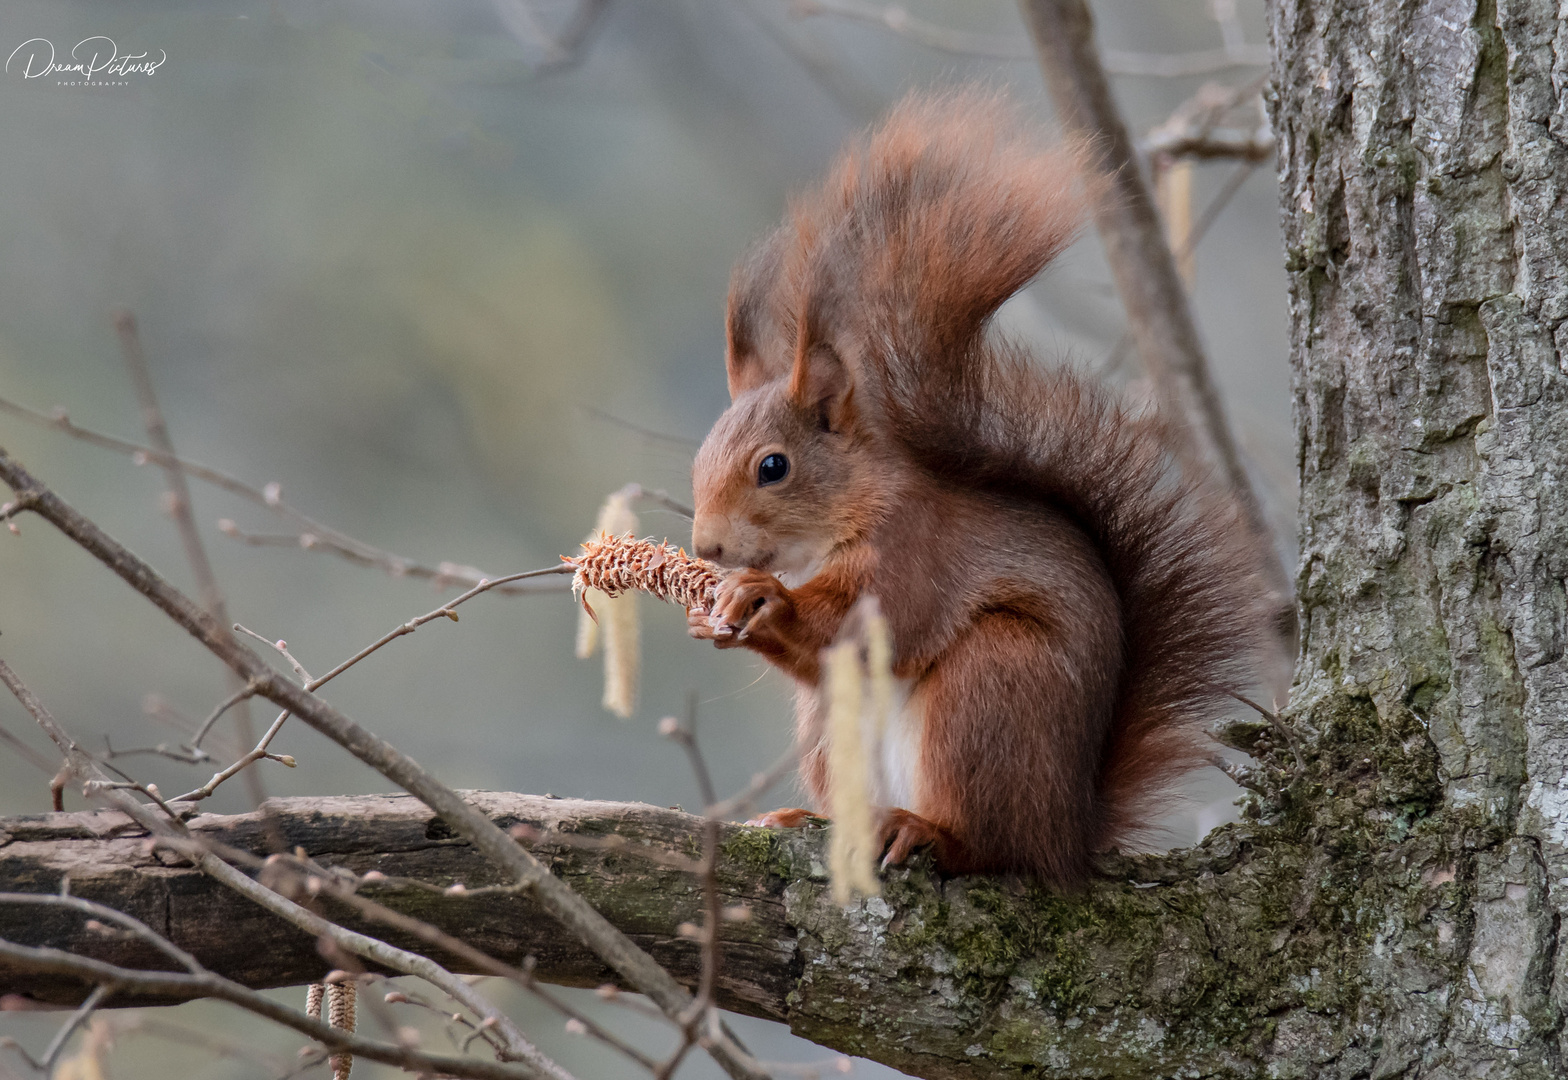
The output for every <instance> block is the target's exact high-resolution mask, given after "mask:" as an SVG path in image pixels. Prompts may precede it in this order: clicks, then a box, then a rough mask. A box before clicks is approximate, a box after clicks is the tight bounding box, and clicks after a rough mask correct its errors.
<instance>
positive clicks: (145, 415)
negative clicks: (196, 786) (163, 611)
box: [114, 308, 267, 807]
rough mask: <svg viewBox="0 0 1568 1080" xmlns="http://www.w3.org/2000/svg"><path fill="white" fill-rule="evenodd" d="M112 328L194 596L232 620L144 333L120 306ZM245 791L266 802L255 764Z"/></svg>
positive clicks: (241, 720) (238, 730) (252, 734)
mask: <svg viewBox="0 0 1568 1080" xmlns="http://www.w3.org/2000/svg"><path fill="white" fill-rule="evenodd" d="M114 331H115V333H116V334H117V335H119V338H120V352H121V354H122V355H123V356H124V357H125V367H126V369H127V370H128V371H129V372H130V375H131V383H132V385H134V386H135V387H136V399H137V401H138V402H139V403H140V405H141V410H142V425H143V426H144V427H145V428H146V429H147V441H148V442H150V443H151V444H152V445H153V447H154V448H156V449H157V450H159V451H161V452H162V453H163V454H164V456H165V459H166V460H165V461H164V463H163V472H164V476H165V477H166V478H167V480H168V484H169V497H168V500H167V501H168V510H169V516H170V517H172V518H173V519H174V525H175V528H176V529H177V530H178V531H179V534H180V544H181V546H182V547H184V549H185V559H186V561H187V562H189V563H190V565H191V575H192V576H193V577H194V578H195V579H196V595H197V596H198V597H199V598H200V600H201V606H202V607H204V608H206V609H207V614H209V615H211V616H212V617H213V618H214V619H216V620H217V622H218V624H219V625H220V626H226V625H228V621H229V615H228V610H227V604H226V603H225V602H224V599H223V590H222V589H220V588H219V587H218V576H217V575H216V574H215V573H213V570H212V560H210V559H209V558H208V557H207V547H206V545H205V544H203V543H202V542H201V532H200V530H198V529H197V528H196V516H195V513H194V511H193V510H192V507H191V491H190V485H189V484H187V483H186V482H185V470H184V469H182V468H181V467H180V459H179V457H178V455H176V454H175V452H174V440H173V438H172V437H171V436H170V435H169V425H168V423H167V422H166V421H165V420H164V418H163V410H162V409H160V408H159V407H158V395H157V393H156V392H155V391H154V390H153V385H152V370H151V368H149V367H148V365H147V354H146V352H145V351H144V350H143V349H142V341H141V336H140V335H139V334H138V333H137V331H136V316H135V315H133V314H131V312H130V311H128V310H126V309H124V308H121V309H120V310H118V311H116V312H115V313H114ZM224 675H225V677H226V678H227V679H228V681H229V683H230V685H231V688H232V689H236V690H238V689H239V688H241V687H243V686H244V680H243V679H241V678H240V677H239V676H238V675H236V674H234V672H232V671H227V672H224ZM250 696H251V695H250V694H249V693H246V694H243V695H242V696H238V697H236V698H235V699H234V701H233V704H234V705H235V709H234V734H235V737H236V738H238V739H239V741H240V743H241V744H248V743H251V742H253V741H255V738H256V730H255V727H254V725H253V724H252V722H251V715H250V708H249V699H250ZM245 787H246V794H247V795H249V797H250V801H251V805H252V806H256V807H260V806H261V805H262V804H263V803H265V802H266V801H267V791H266V787H265V785H264V784H263V783H262V779H261V774H260V773H259V772H257V771H256V770H255V769H251V770H250V771H248V772H247V773H246V774H245Z"/></svg>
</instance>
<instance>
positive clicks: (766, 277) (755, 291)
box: [724, 229, 790, 401]
mask: <svg viewBox="0 0 1568 1080" xmlns="http://www.w3.org/2000/svg"><path fill="white" fill-rule="evenodd" d="M785 240H786V236H785V234H784V231H783V230H782V229H780V230H776V231H775V232H774V233H773V235H771V236H769V237H768V238H767V239H765V240H763V241H762V242H761V243H760V244H758V245H757V246H756V247H755V248H753V249H752V250H751V251H750V252H749V253H748V254H747V256H746V257H745V258H744V259H742V260H741V262H740V264H739V265H738V266H736V267H735V272H734V274H733V275H732V276H731V277H730V296H729V305H728V308H727V310H726V311H725V315H724V339H725V340H724V371H725V374H726V375H727V376H728V378H729V385H730V400H731V401H733V400H734V399H735V398H736V397H738V396H740V395H741V394H743V393H745V392H746V391H747V390H750V389H752V388H753V387H755V386H761V385H762V384H763V383H765V382H771V381H772V380H774V379H778V378H782V377H783V376H785V375H787V374H788V373H789V370H790V357H789V354H788V353H787V351H786V347H787V342H788V338H787V335H785V334H784V333H782V332H781V330H780V328H779V317H778V310H777V304H776V295H777V290H778V286H779V284H780V276H781V274H782V273H783V264H784V243H785Z"/></svg>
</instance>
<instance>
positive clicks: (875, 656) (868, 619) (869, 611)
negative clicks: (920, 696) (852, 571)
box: [861, 596, 894, 747]
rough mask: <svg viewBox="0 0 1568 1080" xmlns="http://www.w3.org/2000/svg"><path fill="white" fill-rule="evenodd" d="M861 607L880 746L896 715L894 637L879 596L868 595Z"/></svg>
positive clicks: (874, 732) (873, 727) (875, 741)
mask: <svg viewBox="0 0 1568 1080" xmlns="http://www.w3.org/2000/svg"><path fill="white" fill-rule="evenodd" d="M861 604H862V606H863V608H864V611H865V629H866V674H867V676H868V677H869V679H870V682H871V703H870V704H871V741H872V745H873V746H874V747H880V746H881V745H882V740H883V738H885V737H886V735H887V722H888V718H889V717H890V716H892V714H893V696H894V686H893V634H892V631H890V630H889V629H888V625H887V618H886V616H884V615H883V614H882V608H881V606H880V605H879V604H878V603H877V600H876V597H874V596H868V597H866V598H865V599H864V600H862V601H861Z"/></svg>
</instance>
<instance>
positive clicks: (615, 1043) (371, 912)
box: [268, 855, 662, 1069]
mask: <svg viewBox="0 0 1568 1080" xmlns="http://www.w3.org/2000/svg"><path fill="white" fill-rule="evenodd" d="M268 865H269V866H272V867H274V868H286V869H288V870H290V871H292V872H293V873H295V874H296V875H298V876H299V877H300V878H301V879H302V880H304V881H306V882H308V883H309V884H310V885H311V886H312V887H314V888H315V889H317V890H318V891H320V892H322V893H325V894H326V895H328V896H330V897H332V898H333V899H334V900H336V901H338V902H339V903H341V904H344V905H345V906H347V907H350V908H352V909H353V910H354V911H356V912H358V913H359V914H360V915H362V916H364V917H365V918H367V919H370V920H373V921H375V922H379V923H381V924H382V925H384V926H390V927H392V928H393V929H394V930H401V931H403V932H404V933H407V934H410V935H412V936H414V937H416V938H418V939H419V940H420V941H423V942H424V943H425V944H427V945H432V946H434V947H436V948H438V949H441V950H443V951H445V952H447V953H450V954H451V955H453V956H457V957H461V958H462V959H464V960H466V961H468V962H469V963H470V964H472V965H473V966H474V969H475V970H477V971H482V972H486V973H488V974H490V975H497V976H500V977H501V978H504V979H509V980H511V981H513V982H516V983H517V984H519V985H520V986H524V987H526V988H528V989H529V990H531V991H533V992H534V993H535V994H536V995H538V996H539V997H540V998H541V999H543V1000H544V1001H545V1002H546V1003H547V1004H549V1005H550V1006H551V1007H552V1008H554V1009H556V1010H557V1011H558V1012H561V1013H563V1014H564V1015H565V1016H566V1017H567V1018H568V1019H574V1020H577V1021H578V1022H579V1023H581V1024H583V1026H584V1029H585V1030H586V1031H587V1033H588V1034H591V1035H593V1036H594V1037H595V1038H598V1039H600V1040H601V1041H603V1042H604V1043H606V1044H607V1045H609V1046H611V1047H612V1048H613V1049H615V1050H617V1051H619V1052H621V1053H622V1054H625V1055H627V1056H628V1057H630V1058H631V1059H632V1060H634V1061H636V1062H637V1063H638V1064H640V1065H643V1066H644V1067H645V1068H650V1069H651V1068H652V1064H651V1059H649V1058H648V1057H646V1055H643V1054H642V1053H640V1052H639V1051H638V1050H636V1049H635V1048H634V1047H631V1046H629V1045H627V1044H625V1043H623V1042H621V1041H620V1040H619V1039H617V1038H616V1037H615V1036H613V1035H612V1034H610V1033H609V1032H607V1031H603V1030H602V1029H601V1028H600V1027H599V1025H597V1024H595V1023H594V1022H593V1021H592V1020H591V1019H589V1018H588V1017H587V1016H585V1015H583V1014H581V1013H579V1012H578V1011H577V1010H575V1009H572V1008H571V1007H570V1006H568V1005H566V1004H565V1003H563V1002H561V1001H560V1000H559V999H557V998H556V997H555V996H554V995H552V994H550V993H548V992H546V991H545V990H544V988H543V987H541V986H540V985H539V983H538V981H537V980H536V979H535V978H534V977H533V972H532V970H531V968H530V966H529V965H527V964H525V965H524V966H523V967H522V968H516V967H513V966H512V965H511V964H508V963H506V962H504V961H502V960H497V959H496V958H495V957H493V956H491V955H490V954H489V953H487V952H485V951H484V950H482V949H478V948H475V947H474V946H473V945H470V944H469V943H468V942H466V941H463V940H462V939H461V938H456V937H453V936H452V935H451V934H448V933H446V932H445V931H444V930H442V929H441V928H439V927H437V926H435V925H433V924H432V923H429V922H426V921H425V920H423V919H417V918H414V917H413V916H411V915H405V914H403V913H402V912H400V911H394V910H393V909H391V908H389V907H387V906H386V905H384V904H380V903H377V902H376V901H374V900H371V899H369V898H368V897H365V896H362V895H360V894H359V892H358V891H357V887H358V886H361V885H366V884H372V882H367V881H366V880H365V879H364V878H362V877H361V878H358V879H356V880H355V882H354V884H352V885H350V884H346V883H345V882H344V881H342V880H341V879H340V878H339V877H338V876H337V875H335V874H333V873H331V872H330V871H328V870H327V869H326V868H324V867H321V866H318V865H315V864H313V863H312V862H310V861H308V860H305V859H301V858H299V857H298V856H286V855H274V856H273V857H272V858H270V859H268ZM391 883H392V882H391V880H390V879H388V880H385V881H378V882H374V883H373V884H377V885H382V884H391ZM418 884H420V885H422V886H424V885H426V883H425V882H419V883H418ZM427 887H430V888H433V889H434V891H437V892H448V890H444V889H439V888H436V887H434V886H427ZM485 891H487V890H482V889H474V890H472V891H471V892H468V893H465V895H475V896H477V895H480V894H481V893H483V892H485ZM661 1018H662V1017H661Z"/></svg>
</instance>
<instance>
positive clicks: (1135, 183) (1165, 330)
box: [1020, 0, 1295, 638]
mask: <svg viewBox="0 0 1568 1080" xmlns="http://www.w3.org/2000/svg"><path fill="white" fill-rule="evenodd" d="M1020 7H1021V9H1022V11H1023V15H1024V21H1025V22H1026V23H1027V24H1028V26H1029V31H1030V34H1031V35H1032V36H1033V38H1034V43H1035V48H1036V50H1037V52H1038V54H1039V58H1040V67H1041V69H1042V71H1043V72H1044V74H1045V81H1046V84H1047V85H1048V87H1049V88H1050V92H1051V97H1052V99H1053V100H1054V101H1055V102H1056V107H1057V112H1058V114H1059V116H1060V117H1061V121H1062V125H1063V127H1064V128H1065V129H1066V130H1067V132H1068V133H1069V134H1070V135H1072V136H1074V137H1076V138H1079V139H1082V140H1084V142H1086V143H1087V144H1089V145H1092V146H1094V147H1096V148H1098V150H1099V157H1100V161H1099V165H1100V168H1101V170H1102V172H1103V173H1104V176H1105V180H1106V192H1105V195H1104V196H1103V197H1102V198H1101V199H1100V200H1099V202H1098V203H1097V205H1096V207H1095V224H1096V226H1097V227H1098V229H1099V232H1100V238H1101V240H1102V241H1103V243H1104V245H1105V253H1106V258H1107V260H1108V261H1109V262H1110V264H1111V272H1112V274H1113V275H1114V277H1115V279H1116V287H1117V292H1118V293H1120V294H1121V298H1122V307H1123V310H1124V311H1125V312H1126V315H1127V321H1128V326H1129V329H1130V331H1131V334H1132V339H1133V342H1134V344H1135V345H1136V346H1137V349H1138V355H1139V356H1140V357H1141V358H1142V359H1143V363H1144V368H1145V370H1146V371H1147V372H1148V373H1149V376H1150V377H1151V378H1152V379H1153V381H1154V385H1155V388H1156V390H1157V392H1158V394H1159V397H1160V399H1161V401H1162V403H1163V404H1164V406H1165V408H1166V410H1167V411H1168V413H1169V414H1170V416H1172V417H1173V418H1180V419H1181V420H1182V421H1184V422H1185V423H1184V425H1183V426H1184V427H1185V434H1186V438H1187V440H1188V446H1187V447H1186V449H1187V451H1188V453H1189V454H1190V456H1191V457H1192V458H1193V459H1195V460H1196V461H1197V462H1199V463H1201V465H1202V466H1204V467H1212V468H1215V469H1217V470H1218V472H1219V474H1220V475H1221V476H1222V477H1223V478H1224V481H1225V485H1226V487H1228V488H1229V490H1230V492H1231V494H1232V496H1233V497H1234V498H1235V499H1236V501H1237V502H1238V503H1239V504H1240V506H1241V507H1242V510H1243V512H1244V513H1245V515H1246V519H1247V522H1248V524H1249V525H1250V527H1251V530H1252V533H1253V536H1254V540H1255V543H1256V544H1257V546H1258V551H1259V556H1260V559H1261V562H1262V565H1263V566H1264V567H1265V568H1266V572H1267V573H1268V575H1269V585H1270V590H1271V592H1272V593H1273V594H1274V595H1273V597H1272V601H1273V604H1274V606H1275V607H1276V608H1277V609H1278V611H1279V612H1280V613H1281V623H1282V624H1283V623H1285V622H1286V621H1287V619H1288V620H1289V621H1290V622H1291V623H1292V624H1293V620H1294V612H1295V608H1294V606H1293V603H1292V598H1293V595H1294V594H1293V592H1292V590H1291V588H1290V585H1289V582H1288V580H1287V578H1286V576H1285V571H1284V567H1283V566H1281V565H1280V562H1279V559H1278V557H1277V556H1276V555H1275V554H1274V545H1273V533H1272V531H1271V530H1270V528H1269V524H1268V521H1267V519H1266V518H1265V517H1264V514H1263V507H1262V504H1261V503H1260V502H1259V500H1258V497H1257V494H1256V492H1254V491H1253V488H1252V481H1251V480H1250V479H1249V478H1248V476H1247V470H1246V467H1245V466H1244V465H1243V464H1242V460H1241V455H1240V452H1239V451H1238V450H1237V448H1236V441H1235V437H1234V436H1233V435H1232V433H1231V429H1230V422H1229V420H1228V419H1227V418H1226V415H1225V408H1224V405H1223V404H1222V402H1221V401H1220V395H1219V388H1218V387H1217V386H1216V385H1215V383H1214V380H1213V378H1212V377H1211V375H1210V373H1209V367H1208V361H1207V360H1206V359H1205V357H1204V354H1203V347H1202V345H1201V344H1200V342H1199V339H1198V329H1197V326H1196V325H1195V324H1194V322H1193V319H1192V312H1191V310H1190V309H1189V307H1188V304H1187V294H1186V290H1185V289H1184V288H1183V287H1182V283H1181V278H1180V276H1179V275H1178V273H1177V270H1176V261H1175V259H1174V258H1173V257H1172V255H1171V250H1170V247H1169V245H1167V243H1166V241H1165V233H1164V230H1163V229H1162V228H1161V226H1160V220H1159V215H1158V213H1157V212H1156V210H1155V207H1154V200H1153V197H1152V196H1151V195H1150V193H1149V188H1148V185H1147V184H1146V183H1145V181H1144V177H1143V172H1142V170H1141V169H1140V168H1139V164H1138V159H1137V155H1136V153H1135V152H1134V150H1133V144H1132V139H1131V137H1130V136H1129V135H1128V133H1127V125H1126V124H1125V123H1124V122H1123V120H1122V117H1121V113H1120V111H1119V110H1118V109H1117V107H1116V102H1115V99H1114V98H1113V97H1112V96H1111V89H1110V84H1109V83H1108V82H1107V80H1106V76H1105V68H1104V67H1103V65H1102V64H1101V63H1100V57H1099V53H1098V51H1097V49H1096V46H1095V42H1094V21H1093V17H1092V16H1091V15H1090V13H1089V8H1088V5H1087V3H1085V0H1020ZM1285 636H1286V637H1287V638H1289V637H1293V636H1294V630H1293V629H1292V630H1291V633H1289V634H1286V635H1285Z"/></svg>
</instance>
